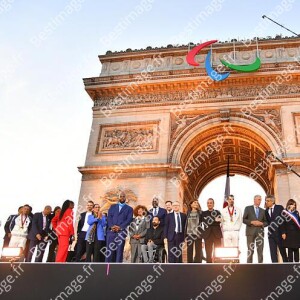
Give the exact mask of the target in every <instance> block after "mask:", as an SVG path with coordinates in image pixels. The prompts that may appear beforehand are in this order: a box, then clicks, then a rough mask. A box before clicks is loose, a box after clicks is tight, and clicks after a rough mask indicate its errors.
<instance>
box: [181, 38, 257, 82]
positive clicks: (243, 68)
mask: <svg viewBox="0 0 300 300" xmlns="http://www.w3.org/2000/svg"><path fill="white" fill-rule="evenodd" d="M217 41H218V40H211V41H208V42H205V43H203V44H200V45H198V46H196V47H194V48H193V49H192V50H190V51H189V52H188V54H187V56H186V61H187V63H188V64H189V65H191V66H195V67H197V66H199V63H197V62H196V61H195V56H196V55H197V54H198V53H199V52H200V51H201V50H202V49H203V48H205V47H206V46H209V45H212V44H214V43H216V42H217ZM211 53H212V50H210V51H209V52H208V53H207V56H206V59H205V69H206V73H207V75H208V76H209V77H210V78H211V79H212V80H214V81H222V80H225V79H226V78H227V77H228V76H229V75H230V73H229V72H225V73H220V72H218V71H216V70H215V69H214V68H213V66H212V63H211ZM220 61H221V63H222V64H223V65H224V66H226V67H227V68H229V69H231V70H235V71H238V72H254V71H256V70H258V69H259V68H260V65H261V60H260V58H259V57H257V56H256V59H255V61H254V62H253V63H252V64H249V65H235V64H231V63H229V62H227V61H225V60H224V59H220Z"/></svg>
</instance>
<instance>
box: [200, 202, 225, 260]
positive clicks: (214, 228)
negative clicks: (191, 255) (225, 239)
mask: <svg viewBox="0 0 300 300" xmlns="http://www.w3.org/2000/svg"><path fill="white" fill-rule="evenodd" d="M214 206H215V201H214V199H212V198H208V200H207V208H208V210H205V211H203V212H202V224H203V233H202V236H203V238H204V241H205V252H206V262H207V263H212V252H213V248H217V247H221V239H222V231H221V227H220V223H221V220H222V218H221V213H220V212H219V211H218V210H215V209H214Z"/></svg>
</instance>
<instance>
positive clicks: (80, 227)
mask: <svg viewBox="0 0 300 300" xmlns="http://www.w3.org/2000/svg"><path fill="white" fill-rule="evenodd" d="M85 216H86V211H85V212H83V213H81V214H80V218H79V221H78V225H77V234H78V233H79V232H81V231H82V227H83V226H84V220H85Z"/></svg>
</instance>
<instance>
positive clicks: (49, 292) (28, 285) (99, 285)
mask: <svg viewBox="0 0 300 300" xmlns="http://www.w3.org/2000/svg"><path fill="white" fill-rule="evenodd" d="M0 280H1V284H0V299H1V300H2V299H3V300H4V299H10V300H19V299H20V300H21V299H22V300H35V299H36V300H43V299H49V300H51V299H52V300H54V299H55V300H65V299H87V300H89V299H104V300H117V299H123V300H125V299H126V300H135V299H152V300H161V299H167V300H169V299H172V300H173V299H180V300H182V299H187V300H191V299H193V300H194V299H197V300H202V299H218V300H220V299H221V300H227V299H228V300H229V299H241V300H246V299H249V300H254V299H268V300H272V299H289V300H293V299H297V300H299V299H300V265H299V264H110V265H107V264H93V263H92V264H88V263H77V264H74V263H68V264H54V263H53V264H52V263H47V264H45V263H43V264H40V263H14V264H13V265H11V264H10V263H1V264H0Z"/></svg>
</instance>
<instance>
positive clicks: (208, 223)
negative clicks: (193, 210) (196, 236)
mask: <svg viewBox="0 0 300 300" xmlns="http://www.w3.org/2000/svg"><path fill="white" fill-rule="evenodd" d="M216 217H221V213H220V212H219V211H218V210H215V209H214V210H212V211H209V210H205V211H203V212H202V224H203V233H202V236H203V238H204V239H205V240H206V239H208V238H209V237H211V236H214V237H215V238H217V239H221V238H222V236H223V235H222V230H221V227H220V224H221V222H216V221H215V218H216Z"/></svg>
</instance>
